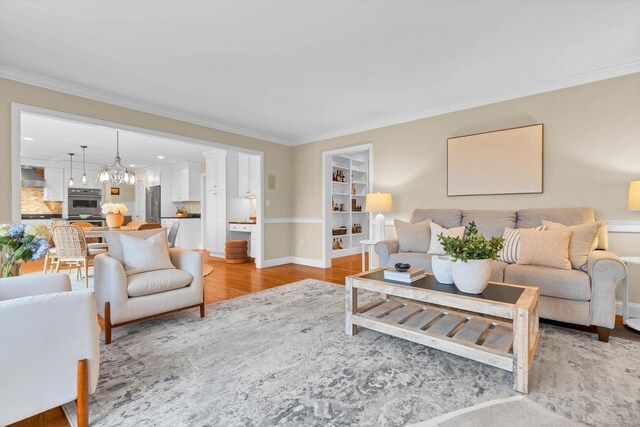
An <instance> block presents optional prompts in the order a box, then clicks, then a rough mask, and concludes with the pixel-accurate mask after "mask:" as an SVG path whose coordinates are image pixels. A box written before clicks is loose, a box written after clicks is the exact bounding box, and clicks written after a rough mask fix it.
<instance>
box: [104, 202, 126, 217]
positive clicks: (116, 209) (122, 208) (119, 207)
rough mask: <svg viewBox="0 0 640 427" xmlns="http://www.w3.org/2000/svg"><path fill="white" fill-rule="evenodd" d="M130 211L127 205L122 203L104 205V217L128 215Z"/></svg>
mask: <svg viewBox="0 0 640 427" xmlns="http://www.w3.org/2000/svg"><path fill="white" fill-rule="evenodd" d="M128 211H129V209H128V208H127V206H126V205H123V204H122V203H105V204H104V205H102V215H108V214H110V213H114V214H117V213H121V214H126V213H127V212H128Z"/></svg>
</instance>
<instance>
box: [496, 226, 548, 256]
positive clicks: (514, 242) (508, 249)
mask: <svg viewBox="0 0 640 427" xmlns="http://www.w3.org/2000/svg"><path fill="white" fill-rule="evenodd" d="M544 229H545V227H544V225H541V226H539V227H536V228H527V229H526V230H535V231H542V230H544ZM520 230H522V229H521V228H509V227H505V229H504V233H502V238H503V239H504V245H503V246H502V249H501V250H500V253H499V256H500V261H502V262H506V263H507V264H515V263H516V262H518V253H519V252H520Z"/></svg>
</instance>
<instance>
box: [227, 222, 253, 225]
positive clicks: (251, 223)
mask: <svg viewBox="0 0 640 427" xmlns="http://www.w3.org/2000/svg"><path fill="white" fill-rule="evenodd" d="M229 224H248V225H256V223H255V222H249V221H229Z"/></svg>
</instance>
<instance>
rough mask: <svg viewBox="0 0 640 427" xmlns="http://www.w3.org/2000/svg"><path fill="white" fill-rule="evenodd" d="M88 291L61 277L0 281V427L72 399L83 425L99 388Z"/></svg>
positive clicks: (93, 307)
mask: <svg viewBox="0 0 640 427" xmlns="http://www.w3.org/2000/svg"><path fill="white" fill-rule="evenodd" d="M95 304H96V303H95V297H94V294H93V292H91V291H73V292H71V282H70V281H69V276H68V275H66V274H28V275H25V276H20V277H11V278H6V279H0V382H1V384H2V385H0V425H7V424H10V423H13V422H16V421H19V420H21V419H24V418H27V417H30V416H32V415H35V414H39V413H41V412H44V411H46V410H48V409H51V408H54V407H56V406H60V405H63V404H66V403H68V402H71V401H73V400H76V399H77V403H78V425H79V426H86V425H87V423H88V399H89V397H88V395H89V393H93V392H94V391H95V389H96V386H97V384H98V369H99V364H100V350H99V343H98V339H99V336H100V327H99V325H98V317H97V313H96V305H95Z"/></svg>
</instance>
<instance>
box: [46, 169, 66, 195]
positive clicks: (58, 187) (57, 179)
mask: <svg viewBox="0 0 640 427" xmlns="http://www.w3.org/2000/svg"><path fill="white" fill-rule="evenodd" d="M44 180H45V181H46V183H47V184H46V185H45V187H44V194H43V198H44V200H46V201H48V202H62V201H63V200H64V188H65V185H64V169H62V168H48V167H45V168H44Z"/></svg>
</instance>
